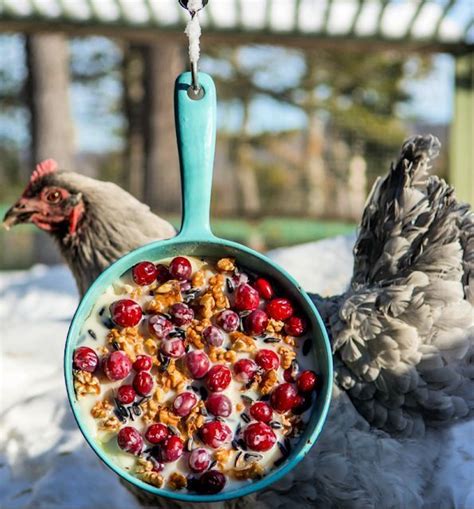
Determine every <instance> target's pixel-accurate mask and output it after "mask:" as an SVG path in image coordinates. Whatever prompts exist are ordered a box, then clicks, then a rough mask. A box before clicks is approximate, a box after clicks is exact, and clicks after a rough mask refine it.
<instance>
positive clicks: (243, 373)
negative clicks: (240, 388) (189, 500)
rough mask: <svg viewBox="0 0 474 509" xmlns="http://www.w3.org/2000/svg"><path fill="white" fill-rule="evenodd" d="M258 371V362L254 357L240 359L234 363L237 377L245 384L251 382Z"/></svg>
mask: <svg viewBox="0 0 474 509" xmlns="http://www.w3.org/2000/svg"><path fill="white" fill-rule="evenodd" d="M256 372H257V364H255V362H254V361H253V360H252V359H240V360H238V361H237V362H236V363H235V364H234V375H235V379H236V380H238V381H239V382H242V383H244V384H246V383H249V382H250V380H252V379H253V377H254V376H255V373H256Z"/></svg>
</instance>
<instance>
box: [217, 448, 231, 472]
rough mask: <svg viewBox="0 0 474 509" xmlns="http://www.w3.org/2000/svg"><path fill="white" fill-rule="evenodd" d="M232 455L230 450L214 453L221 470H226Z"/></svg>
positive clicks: (220, 450)
mask: <svg viewBox="0 0 474 509" xmlns="http://www.w3.org/2000/svg"><path fill="white" fill-rule="evenodd" d="M230 453H231V451H230V449H217V451H215V452H214V455H213V456H214V459H215V460H216V461H217V463H218V464H219V467H220V468H221V470H223V469H224V468H225V466H226V463H227V462H228V461H229V458H230Z"/></svg>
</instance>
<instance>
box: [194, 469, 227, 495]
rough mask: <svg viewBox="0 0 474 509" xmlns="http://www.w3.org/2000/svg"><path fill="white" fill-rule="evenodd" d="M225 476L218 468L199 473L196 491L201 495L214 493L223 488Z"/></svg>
mask: <svg viewBox="0 0 474 509" xmlns="http://www.w3.org/2000/svg"><path fill="white" fill-rule="evenodd" d="M225 483H226V477H225V475H224V474H223V473H222V472H219V471H218V470H208V471H207V472H204V474H202V475H201V478H200V479H199V481H198V483H197V485H196V491H197V492H198V493H200V494H201V495H214V494H215V493H219V492H220V491H222V490H223V489H224V486H225Z"/></svg>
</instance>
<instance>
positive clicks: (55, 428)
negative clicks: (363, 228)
mask: <svg viewBox="0 0 474 509" xmlns="http://www.w3.org/2000/svg"><path fill="white" fill-rule="evenodd" d="M353 240H354V239H353V238H346V237H336V238H333V239H328V240H324V241H321V242H316V243H311V244H305V245H301V246H296V247H293V248H287V249H279V250H276V251H273V252H272V253H271V256H272V258H274V259H275V260H276V261H277V262H278V263H280V264H281V265H282V266H284V267H285V268H286V269H287V270H288V271H289V272H290V273H292V275H293V276H294V277H295V278H296V279H297V280H298V281H300V282H301V283H302V284H303V286H304V287H305V288H306V289H307V290H309V291H315V292H318V293H321V294H323V295H330V294H336V293H338V292H341V291H343V290H344V289H345V287H346V286H347V284H348V282H349V279H350V275H351V271H352V255H351V248H352V243H353ZM315 267H319V268H320V269H321V272H318V271H317V270H315ZM77 302H78V297H77V292H76V288H75V284H74V281H73V279H72V277H71V275H70V273H69V271H68V269H67V268H66V267H64V266H56V267H45V266H36V267H33V268H32V269H30V270H28V271H21V272H10V273H0V324H1V326H0V327H1V328H0V332H1V355H0V373H1V378H0V384H1V385H0V395H1V406H0V409H1V413H0V418H1V421H0V506H1V507H2V508H4V509H92V508H93V509H102V508H103V509H135V508H138V507H139V505H138V504H137V503H136V501H135V499H134V498H133V497H132V496H131V495H130V494H129V492H128V491H127V490H126V489H125V488H123V487H122V485H121V484H120V483H119V481H118V478H117V477H116V475H115V474H113V473H112V472H111V471H109V470H108V469H107V468H106V467H104V466H103V465H102V464H101V463H100V462H99V459H98V458H97V457H96V456H95V454H94V453H93V452H92V450H91V449H90V448H89V447H88V446H87V444H86V442H85V441H84V439H83V438H82V435H81V434H80V432H79V430H78V429H77V427H76V425H75V422H74V420H73V417H72V414H71V412H70V410H69V407H68V404H67V401H66V393H65V387H64V382H63V373H62V361H63V359H62V358H63V348H64V340H65V337H66V333H67V328H68V325H69V322H70V320H71V318H72V316H73V313H74V310H75V308H76V305H77ZM450 435H451V439H450V440H447V441H446V442H445V444H444V445H443V447H444V452H443V454H442V456H441V457H440V459H439V461H438V462H437V465H436V467H435V468H436V473H435V475H434V482H433V486H432V491H433V494H441V493H443V494H446V493H449V498H450V499H451V500H452V501H453V502H452V503H453V506H455V507H459V508H466V509H468V508H474V489H473V487H472V484H473V482H472V481H473V479H474V440H473V438H474V422H472V421H471V422H469V423H464V424H461V425H457V426H455V427H453V429H452V431H451V433H450ZM427 498H430V497H429V496H428V495H427ZM431 507H435V506H431Z"/></svg>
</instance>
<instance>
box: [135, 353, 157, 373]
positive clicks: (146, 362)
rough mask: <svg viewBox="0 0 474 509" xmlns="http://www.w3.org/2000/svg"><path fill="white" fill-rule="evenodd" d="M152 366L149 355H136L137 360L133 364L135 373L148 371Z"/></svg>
mask: <svg viewBox="0 0 474 509" xmlns="http://www.w3.org/2000/svg"><path fill="white" fill-rule="evenodd" d="M152 366H153V360H152V358H151V357H150V356H149V355H138V356H137V360H136V361H135V362H134V363H133V369H134V370H135V371H150V369H151V367H152Z"/></svg>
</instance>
